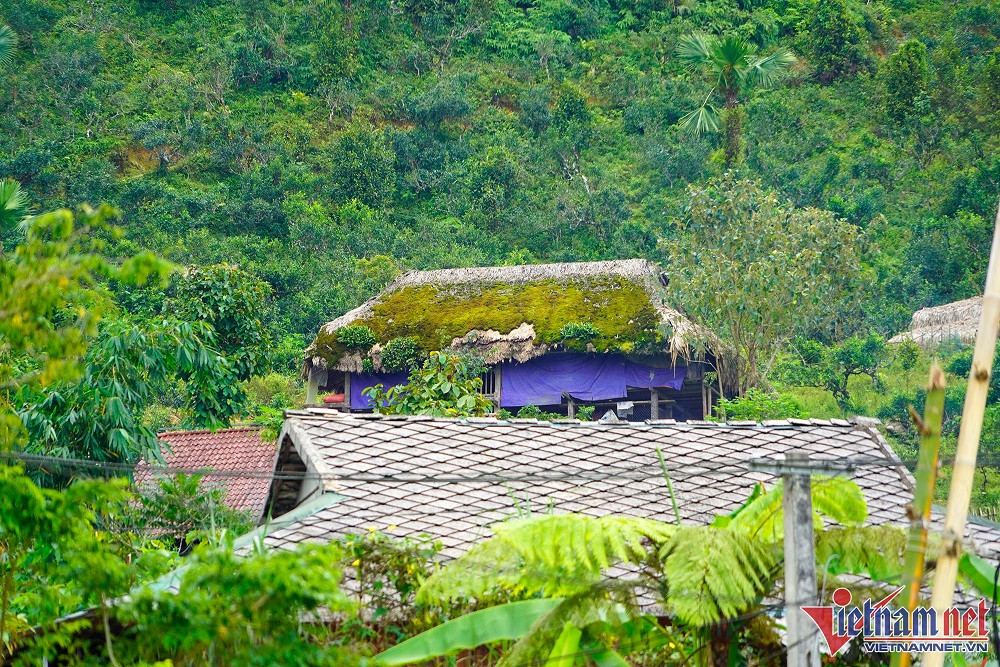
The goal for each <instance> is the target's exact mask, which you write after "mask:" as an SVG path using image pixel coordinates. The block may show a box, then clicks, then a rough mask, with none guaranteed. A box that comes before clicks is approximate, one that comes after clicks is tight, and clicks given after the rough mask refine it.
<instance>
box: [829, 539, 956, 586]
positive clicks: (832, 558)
mask: <svg viewBox="0 0 1000 667" xmlns="http://www.w3.org/2000/svg"><path fill="white" fill-rule="evenodd" d="M907 540H908V533H907V531H906V529H905V528H900V527H898V526H848V527H844V528H829V529H827V530H823V531H820V532H819V533H817V534H816V564H817V565H818V566H819V567H821V568H826V570H827V571H828V572H829V573H830V574H835V575H836V574H867V575H868V576H870V577H871V578H872V579H875V580H876V581H885V582H890V583H895V582H898V581H899V579H900V576H901V575H902V571H903V569H902V563H903V555H904V554H905V553H906V545H907ZM931 542H937V540H936V539H934V538H932V539H931ZM937 552H938V547H937V545H936V544H932V543H930V542H929V543H928V545H927V553H928V554H936V553H937Z"/></svg>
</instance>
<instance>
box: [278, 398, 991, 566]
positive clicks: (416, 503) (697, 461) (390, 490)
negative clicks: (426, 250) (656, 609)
mask: <svg viewBox="0 0 1000 667" xmlns="http://www.w3.org/2000/svg"><path fill="white" fill-rule="evenodd" d="M281 438H282V447H283V449H288V448H294V449H296V450H297V452H298V455H299V456H300V457H301V458H302V460H303V461H305V462H306V464H307V466H308V467H309V469H310V470H312V471H313V473H318V474H320V475H322V488H321V490H322V491H326V492H334V493H337V494H340V495H341V496H343V498H342V499H341V500H340V501H338V502H336V503H334V504H332V505H330V506H328V507H326V508H325V509H321V510H319V511H317V512H316V513H315V514H312V515H311V516H307V517H305V518H303V519H301V520H299V521H297V522H295V523H293V524H291V525H289V526H287V527H284V528H281V529H279V530H276V531H274V532H272V533H271V534H270V535H269V536H268V537H267V539H266V542H267V543H268V544H269V545H271V546H274V547H279V548H280V547H289V546H293V545H294V544H296V543H299V542H302V541H326V540H330V539H333V538H336V537H339V536H342V535H344V534H346V533H359V532H363V531H366V530H368V529H369V528H375V529H378V530H386V529H388V528H389V527H390V526H391V527H393V528H392V529H391V530H389V531H388V532H389V533H390V534H392V535H396V536H399V537H402V536H420V535H427V536H430V537H432V538H434V539H438V540H440V541H441V542H442V543H443V544H444V547H445V548H444V551H443V555H444V556H445V557H455V556H458V555H459V554H461V553H463V552H464V551H465V550H467V549H468V547H469V546H471V545H472V544H473V543H475V542H476V541H477V540H480V539H483V538H484V537H488V536H489V535H490V530H489V525H490V524H491V523H493V522H496V521H500V520H504V519H507V518H511V517H516V516H523V515H525V514H527V513H528V512H531V513H542V512H549V511H554V512H580V513H583V514H587V515H591V516H601V515H606V514H620V515H629V516H643V517H650V518H656V519H661V520H665V521H673V520H674V509H673V504H672V501H671V499H670V494H669V492H668V489H667V483H666V481H665V479H664V477H663V474H662V472H661V467H660V463H659V460H658V457H657V453H656V448H657V447H659V448H660V449H661V451H662V452H663V456H664V459H665V462H666V465H667V468H668V469H669V471H670V478H671V480H672V483H673V487H674V492H675V494H676V498H677V503H678V506H679V508H680V513H681V517H682V519H683V520H684V521H685V522H691V523H707V522H710V521H711V520H712V518H713V517H714V516H715V515H717V514H721V513H727V512H730V511H732V510H733V509H735V508H736V507H738V506H739V505H740V504H741V503H742V502H743V501H744V500H745V499H746V497H747V495H748V494H749V493H750V491H751V489H752V487H753V485H754V483H755V482H758V481H760V482H764V483H765V484H768V485H770V484H772V483H773V482H774V481H775V477H774V475H773V474H771V473H768V472H764V471H759V470H750V469H749V468H748V462H749V461H751V460H754V459H773V460H780V459H782V458H783V457H784V455H785V453H786V452H788V451H789V450H793V449H800V450H804V451H807V452H808V453H809V454H810V457H811V459H812V461H813V462H816V461H820V462H824V463H826V464H828V465H830V466H832V467H837V466H842V465H843V463H844V462H845V461H847V460H850V461H853V462H855V463H856V464H857V465H856V468H855V470H854V472H853V479H854V480H855V481H856V482H857V483H858V485H859V486H860V487H861V489H862V491H863V492H864V495H865V498H866V499H867V501H868V508H869V513H870V518H869V522H870V523H873V524H886V523H897V524H899V523H903V522H904V521H905V506H906V504H907V503H908V502H910V500H911V494H912V491H911V488H912V487H911V484H912V480H911V478H910V476H909V474H908V473H907V472H906V471H905V470H904V468H903V467H902V466H900V465H893V464H891V462H892V461H896V462H898V459H896V457H895V456H894V455H893V453H892V451H891V450H890V449H889V447H888V445H887V443H886V442H885V440H884V439H883V438H882V436H881V435H880V434H879V432H878V431H877V430H876V429H875V428H874V427H873V426H872V425H871V423H868V422H866V423H865V424H852V423H850V422H847V421H844V420H834V421H821V420H808V421H807V420H791V422H784V421H782V422H768V423H767V424H766V425H760V424H754V423H741V424H739V425H736V424H728V425H727V424H714V423H708V422H687V423H674V422H672V421H670V420H664V421H659V422H654V423H645V424H636V423H620V424H598V423H593V422H588V423H581V422H562V423H548V422H536V421H534V420H511V421H497V420H495V419H468V420H454V419H431V418H427V417H409V418H407V417H395V418H392V417H377V416H372V415H343V414H340V413H336V412H329V413H327V412H325V411H323V410H322V409H314V410H310V411H302V412H294V413H289V415H288V419H287V420H286V422H285V427H284V430H283V432H282V436H281ZM286 483H287V482H286ZM273 493H274V490H272V494H273ZM969 534H970V536H971V537H972V538H973V542H974V543H975V547H976V549H977V551H979V552H980V553H982V554H983V555H992V554H996V553H1000V533H998V531H996V530H995V529H994V528H992V527H989V526H982V525H973V526H970V533H969Z"/></svg>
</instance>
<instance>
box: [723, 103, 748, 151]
mask: <svg viewBox="0 0 1000 667" xmlns="http://www.w3.org/2000/svg"><path fill="white" fill-rule="evenodd" d="M724 108H725V116H726V117H725V119H724V121H723V123H724V126H725V133H726V139H725V141H726V168H727V169H732V168H733V167H735V166H736V165H737V164H738V163H739V161H740V139H741V137H742V135H743V107H742V106H740V103H739V101H738V99H737V97H736V91H735V90H727V91H726V104H725V107H724Z"/></svg>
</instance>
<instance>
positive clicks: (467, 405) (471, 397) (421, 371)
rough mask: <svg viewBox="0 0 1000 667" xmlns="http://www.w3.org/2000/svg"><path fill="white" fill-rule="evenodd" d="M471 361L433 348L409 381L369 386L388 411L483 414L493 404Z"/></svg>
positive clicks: (371, 394) (370, 393) (381, 408)
mask: <svg viewBox="0 0 1000 667" xmlns="http://www.w3.org/2000/svg"><path fill="white" fill-rule="evenodd" d="M470 375H472V373H471V372H470V369H469V365H468V364H467V363H466V361H465V360H464V359H462V358H460V357H457V356H453V355H448V354H445V353H443V352H431V354H430V356H429V357H428V358H427V360H426V361H424V364H423V366H422V367H420V368H414V369H413V370H412V371H410V378H409V382H407V383H406V384H405V385H401V386H397V387H391V388H389V390H388V391H385V390H384V389H383V388H382V385H381V384H377V385H375V386H374V387H369V388H368V389H366V390H365V395H366V396H368V397H369V398H370V399H371V400H372V403H373V404H374V406H375V411H376V412H378V413H380V414H384V415H434V416H435V417H462V416H470V415H475V416H480V417H481V416H482V415H484V414H486V413H488V412H491V411H492V410H493V404H492V403H490V401H489V400H488V399H487V398H486V397H485V396H483V395H482V393H480V391H481V389H482V387H483V381H482V380H481V379H480V378H479V377H475V376H473V377H470Z"/></svg>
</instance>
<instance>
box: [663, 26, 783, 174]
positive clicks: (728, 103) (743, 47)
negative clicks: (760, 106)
mask: <svg viewBox="0 0 1000 667" xmlns="http://www.w3.org/2000/svg"><path fill="white" fill-rule="evenodd" d="M677 56H678V57H679V58H680V59H681V60H683V61H684V62H686V63H687V64H688V66H689V67H690V68H691V69H692V70H693V71H696V72H700V73H702V74H704V75H706V76H707V77H708V79H709V80H711V81H712V82H713V86H712V89H711V90H710V91H709V92H708V95H706V96H705V101H704V102H703V103H702V105H701V106H700V107H698V108H697V109H695V110H694V111H692V112H691V113H689V114H686V115H685V116H684V117H683V118H681V119H680V121H679V122H680V125H681V127H684V128H689V129H693V130H694V131H695V132H696V133H699V134H700V133H702V132H718V131H719V115H720V114H719V110H718V109H717V108H716V107H715V106H713V105H712V104H711V99H712V96H713V95H714V94H715V93H716V92H718V93H720V94H721V95H722V97H723V105H722V108H723V114H722V116H723V123H724V125H725V135H726V137H725V142H726V166H727V167H731V166H733V165H734V164H736V162H737V160H738V158H739V153H740V136H741V134H742V132H743V109H742V104H743V103H742V101H741V99H740V96H741V94H742V93H744V92H746V91H747V90H748V89H750V88H752V87H754V86H760V87H768V86H772V85H774V84H775V83H776V82H777V81H778V79H779V78H780V77H781V75H782V74H784V73H785V72H787V71H788V69H789V67H790V66H791V65H792V64H793V63H795V62H796V58H795V56H794V55H793V54H792V52H791V51H789V50H787V49H780V50H778V51H776V52H774V53H772V54H771V55H769V56H758V55H757V46H756V45H754V44H751V43H750V42H748V41H747V40H745V39H743V38H742V37H736V36H734V35H730V36H727V37H716V36H714V35H705V34H703V33H693V34H691V35H685V36H684V37H681V39H680V43H679V44H678V46H677Z"/></svg>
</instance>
